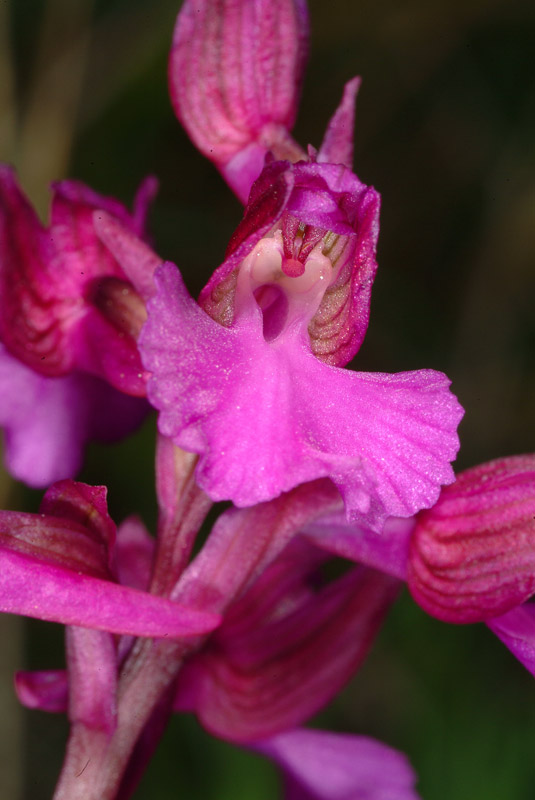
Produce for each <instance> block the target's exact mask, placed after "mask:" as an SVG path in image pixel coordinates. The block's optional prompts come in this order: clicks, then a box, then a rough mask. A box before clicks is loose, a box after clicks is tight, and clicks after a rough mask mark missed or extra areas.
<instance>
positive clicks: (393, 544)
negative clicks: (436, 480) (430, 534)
mask: <svg viewBox="0 0 535 800" xmlns="http://www.w3.org/2000/svg"><path fill="white" fill-rule="evenodd" d="M414 525H415V520H414V518H413V517H409V518H408V519H400V518H398V517H389V518H388V519H387V520H386V522H385V525H384V528H383V530H382V531H381V532H380V533H377V532H376V531H373V530H368V529H367V528H365V527H364V526H362V525H358V524H355V523H348V522H347V519H346V518H345V515H344V513H343V512H342V511H339V512H334V513H331V514H325V515H323V516H321V517H319V518H318V519H317V520H315V521H314V522H312V523H311V524H310V525H307V526H306V527H305V528H304V529H303V530H302V532H301V533H302V534H303V536H306V537H307V539H309V540H310V541H312V542H314V544H315V545H316V546H317V547H321V548H323V549H324V550H328V551H329V552H330V553H334V554H336V555H338V556H342V557H343V558H348V559H350V560H351V561H356V562H357V563H360V564H366V566H368V567H374V568H375V569H379V570H381V571H382V572H385V573H386V574H387V575H392V576H393V577H395V578H399V579H400V580H403V581H404V580H406V579H407V561H408V557H409V543H410V538H411V533H412V531H413V528H414Z"/></svg>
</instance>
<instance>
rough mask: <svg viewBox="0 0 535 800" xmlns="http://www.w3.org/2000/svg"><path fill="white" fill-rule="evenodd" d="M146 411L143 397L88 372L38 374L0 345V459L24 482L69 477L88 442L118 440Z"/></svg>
mask: <svg viewBox="0 0 535 800" xmlns="http://www.w3.org/2000/svg"><path fill="white" fill-rule="evenodd" d="M147 411H148V405H147V403H146V402H145V401H144V400H142V399H140V398H136V397H127V396H125V395H124V394H120V393H119V392H117V391H116V390H115V389H112V387H111V386H108V385H107V384H105V383H104V382H103V381H101V380H99V379H98V378H95V377H93V376H90V375H84V374H83V373H81V372H73V373H72V374H71V375H68V376H65V377H58V378H54V377H52V378H49V377H45V376H44V375H40V374H38V373H36V372H34V371H33V370H32V369H30V368H29V367H27V366H25V365H24V364H22V363H21V362H20V361H18V360H17V359H16V358H14V357H13V356H11V355H10V354H9V353H7V351H5V349H4V348H3V347H2V345H0V426H2V427H3V428H4V431H5V447H6V454H5V458H6V464H7V468H8V469H9V471H10V472H11V474H12V475H13V476H14V477H15V478H17V479H18V480H21V481H24V482H25V483H27V484H29V485H30V486H34V487H44V486H48V485H49V484H51V483H53V482H54V481H57V480H60V479H62V478H71V477H74V476H75V475H76V473H77V472H78V470H79V469H80V467H81V463H82V456H83V450H84V448H85V445H86V443H87V442H88V441H90V440H92V439H93V438H95V439H99V440H103V441H114V440H116V439H120V438H121V437H123V436H125V435H126V434H127V433H130V432H131V431H133V430H134V429H135V428H137V427H138V425H139V424H140V423H141V422H142V420H143V419H144V418H145V416H146V413H147Z"/></svg>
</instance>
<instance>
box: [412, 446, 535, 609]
mask: <svg viewBox="0 0 535 800" xmlns="http://www.w3.org/2000/svg"><path fill="white" fill-rule="evenodd" d="M408 586H409V590H410V592H411V594H412V596H413V598H414V599H415V600H416V602H417V603H419V605H421V606H422V608H423V609H425V611H427V612H428V613H429V614H432V615H433V616H435V617H438V619H441V620H444V621H445V622H454V623H467V622H481V621H483V622H487V621H488V620H489V619H490V618H492V617H495V616H499V615H501V614H504V613H506V612H507V611H509V610H510V609H512V608H514V607H515V606H518V605H519V604H520V603H523V602H524V601H525V600H528V598H530V597H531V596H532V595H533V594H534V593H535V455H524V456H511V457H509V458H500V459H497V460H495V461H490V462H488V463H485V464H480V465H478V466H477V467H472V468H471V469H467V470H465V471H464V472H461V473H460V474H459V475H458V476H457V479H456V481H455V483H453V484H452V485H451V486H447V487H444V489H443V490H442V493H441V495H440V498H439V500H438V502H437V503H436V504H435V505H434V506H433V508H430V509H429V510H427V511H423V512H422V513H421V514H419V515H418V517H417V519H416V525H415V528H414V532H413V534H412V538H411V546H410V552H409V562H408Z"/></svg>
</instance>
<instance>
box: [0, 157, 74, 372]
mask: <svg viewBox="0 0 535 800" xmlns="http://www.w3.org/2000/svg"><path fill="white" fill-rule="evenodd" d="M55 256H56V247H55V242H54V240H53V238H52V237H51V236H50V235H49V232H48V231H46V230H45V228H44V227H43V226H42V225H41V223H40V221H39V219H38V218H37V215H36V213H35V211H34V210H33V208H32V207H31V205H30V204H29V202H28V200H27V199H26V197H25V196H24V194H23V193H22V192H21V190H20V188H19V186H18V184H17V180H16V177H15V173H14V171H13V170H12V169H11V168H10V167H7V166H5V165H2V164H0V302H1V308H0V312H1V313H0V338H1V340H2V341H3V342H4V343H5V344H6V346H7V347H8V348H9V350H10V352H11V353H13V354H14V355H16V356H17V357H18V358H20V359H21V360H22V361H23V362H24V363H25V364H27V365H28V366H30V367H32V368H33V369H36V370H37V371H38V372H39V373H41V374H45V375H63V374H65V372H66V371H68V370H69V369H70V368H71V367H72V362H73V355H72V353H70V352H69V349H68V346H67V340H66V335H65V328H64V318H65V317H67V316H68V314H69V313H70V310H71V304H70V300H69V298H68V297H67V296H60V297H58V296H57V292H56V287H55V283H54V280H53V279H52V277H51V275H50V265H51V264H53V263H54V260H55Z"/></svg>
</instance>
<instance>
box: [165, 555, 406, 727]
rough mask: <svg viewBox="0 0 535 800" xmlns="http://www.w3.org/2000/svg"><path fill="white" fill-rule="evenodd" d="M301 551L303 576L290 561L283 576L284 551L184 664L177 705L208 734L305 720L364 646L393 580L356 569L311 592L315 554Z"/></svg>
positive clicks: (341, 681) (353, 667)
mask: <svg viewBox="0 0 535 800" xmlns="http://www.w3.org/2000/svg"><path fill="white" fill-rule="evenodd" d="M310 549H311V550H313V551H314V553H315V554H314V557H315V559H316V562H315V563H314V562H312V563H311V562H310V561H308V562H307V563H306V565H307V567H308V569H307V570H306V572H305V574H304V575H303V574H302V573H300V571H299V567H298V566H297V568H295V569H293V572H294V575H288V571H287V570H288V567H287V565H286V564H285V563H284V560H285V554H283V556H282V557H281V559H280V561H279V562H275V563H274V564H273V567H272V568H271V569H270V570H269V571H268V573H265V574H264V575H263V576H262V577H261V578H260V580H259V581H258V584H256V585H255V586H253V587H252V589H251V590H249V591H248V592H247V593H246V594H245V595H244V596H243V597H242V598H241V600H239V601H238V602H237V603H236V605H235V606H233V607H232V608H231V609H229V612H228V615H227V617H226V618H225V621H224V623H223V625H222V627H221V629H220V631H218V632H217V634H216V635H215V637H214V638H213V639H212V640H211V641H210V643H209V644H208V645H207V647H205V649H204V650H203V651H202V652H201V653H200V654H199V656H198V658H197V659H193V660H191V661H190V662H189V663H188V665H187V666H186V667H185V670H184V673H183V675H182V678H181V680H182V681H183V683H182V685H180V684H179V692H180V693H179V695H178V698H177V704H178V706H179V707H181V706H182V707H185V708H190V709H194V710H195V712H196V713H197V714H198V716H199V719H200V721H201V722H202V724H203V725H204V726H205V727H206V728H207V729H208V730H210V731H211V732H212V733H215V734H216V735H217V736H220V737H222V738H226V739H230V740H233V741H238V742H247V741H252V740H255V739H259V738H263V737H265V736H271V735H273V734H275V733H277V732H278V731H281V730H287V729H288V728H292V727H294V726H295V725H298V724H300V723H302V722H304V721H305V720H306V719H308V718H309V717H311V716H312V715H313V714H315V713H317V712H318V711H319V710H320V709H321V708H322V707H323V706H324V705H326V703H328V702H329V701H330V700H331V699H332V698H333V697H334V695H335V694H336V693H337V692H339V691H340V689H341V688H342V687H343V686H344V685H345V684H346V683H347V681H348V680H349V679H350V678H351V677H353V675H354V674H355V672H356V671H357V670H358V668H359V666H360V664H361V663H362V661H363V660H364V658H365V656H366V655H367V653H368V650H369V648H370V646H371V644H372V642H373V639H374V637H375V634H376V633H377V631H378V629H379V627H380V625H381V623H382V621H383V619H384V615H385V613H386V611H387V610H388V608H389V607H390V604H391V603H392V601H393V600H394V598H395V596H396V593H397V590H398V586H399V584H398V582H397V581H394V580H392V579H391V578H389V577H386V576H384V575H382V574H380V573H377V572H374V571H372V570H363V569H361V568H356V569H353V570H352V571H351V572H349V573H348V574H346V575H344V576H343V577H342V578H339V579H338V580H336V581H334V582H332V583H331V584H327V585H326V586H325V587H323V588H321V589H318V590H317V591H316V592H315V591H313V589H312V588H311V583H312V582H313V576H314V574H315V571H316V570H317V568H318V561H320V562H321V560H322V556H321V554H320V555H319V556H318V551H317V550H316V549H315V548H310ZM323 560H324V558H323ZM281 562H282V563H281ZM296 564H298V562H295V561H294V562H290V566H291V567H292V568H293V567H296ZM296 573H297V574H296ZM317 577H318V575H317V573H316V579H317Z"/></svg>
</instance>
